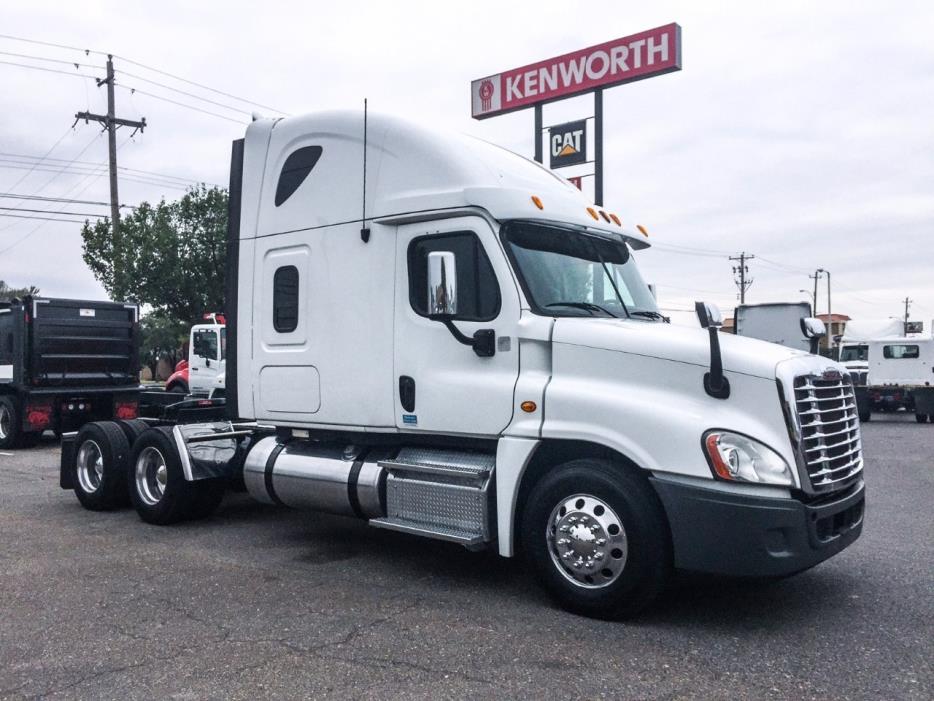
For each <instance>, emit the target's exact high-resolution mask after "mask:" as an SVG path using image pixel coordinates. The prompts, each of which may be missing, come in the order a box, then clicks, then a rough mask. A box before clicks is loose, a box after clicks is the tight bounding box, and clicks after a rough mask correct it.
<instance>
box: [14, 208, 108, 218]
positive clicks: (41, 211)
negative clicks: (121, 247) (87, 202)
mask: <svg viewBox="0 0 934 701" xmlns="http://www.w3.org/2000/svg"><path fill="white" fill-rule="evenodd" d="M0 210H4V211H10V212H36V213H37V214H72V215H74V216H76V217H102V216H106V215H104V214H97V213H93V212H66V211H65V210H54V211H50V210H48V209H26V208H25V207H0Z"/></svg>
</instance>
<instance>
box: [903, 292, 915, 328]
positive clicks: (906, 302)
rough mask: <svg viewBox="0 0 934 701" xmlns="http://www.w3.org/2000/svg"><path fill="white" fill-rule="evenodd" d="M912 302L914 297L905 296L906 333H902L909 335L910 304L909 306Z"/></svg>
mask: <svg viewBox="0 0 934 701" xmlns="http://www.w3.org/2000/svg"><path fill="white" fill-rule="evenodd" d="M912 302H914V300H913V299H908V298H907V297H905V331H904V333H903V334H902V335H903V336H907V335H908V306H909V305H910V304H911V303H912Z"/></svg>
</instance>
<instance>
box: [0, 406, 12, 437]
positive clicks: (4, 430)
mask: <svg viewBox="0 0 934 701" xmlns="http://www.w3.org/2000/svg"><path fill="white" fill-rule="evenodd" d="M12 433H13V417H12V416H10V410H9V409H8V408H7V406H6V404H0V441H3V440H6V439H7V438H8V437H9V436H10V435H12Z"/></svg>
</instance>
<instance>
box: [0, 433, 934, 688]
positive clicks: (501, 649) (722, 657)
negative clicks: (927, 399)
mask: <svg viewBox="0 0 934 701" xmlns="http://www.w3.org/2000/svg"><path fill="white" fill-rule="evenodd" d="M863 441H864V450H865V456H866V462H867V467H866V471H865V472H866V482H867V490H868V504H867V512H866V523H865V528H864V531H863V536H862V537H861V538H860V539H859V540H858V541H857V542H856V543H855V544H854V545H853V546H852V547H850V548H849V549H848V550H846V551H844V552H843V553H842V554H840V555H839V556H837V557H835V558H833V559H831V560H829V561H827V562H825V563H823V564H821V565H819V566H818V567H816V568H814V569H813V570H810V571H808V572H805V573H803V574H801V575H798V576H796V577H792V578H790V579H786V580H783V581H779V582H774V583H768V584H767V583H751V582H743V581H736V580H729V579H719V578H716V579H715V578H698V577H679V578H678V579H677V580H676V581H675V583H674V584H673V585H672V587H671V589H670V590H669V591H668V592H667V593H666V594H665V595H664V597H663V598H662V600H661V601H659V602H658V604H657V605H656V606H655V607H654V608H653V609H652V610H651V611H649V612H648V613H646V614H645V615H643V616H642V617H640V618H639V619H637V620H635V621H630V622H625V623H609V622H603V621H593V620H588V619H585V618H580V617H577V616H573V615H571V614H568V613H565V612H563V611H561V610H559V609H557V608H555V606H554V605H553V604H552V603H551V602H550V601H549V600H548V599H547V598H546V597H545V596H544V594H543V593H542V592H541V591H540V590H539V589H538V587H537V586H536V583H535V581H534V579H533V578H532V577H531V576H530V575H529V574H528V573H527V572H526V571H525V570H524V568H523V566H522V563H521V562H520V561H513V560H504V559H501V558H499V557H497V556H496V555H493V554H488V553H470V552H467V551H466V550H463V549H461V548H460V547H458V546H456V545H450V544H446V543H440V542H435V541H426V540H420V539H417V538H415V537H411V536H405V535H402V534H396V533H391V532H387V531H381V530H377V529H373V528H370V527H368V526H367V525H366V524H365V523H363V522H358V521H354V520H350V519H344V518H339V517H331V516H322V515H316V514H307V513H300V512H295V511H288V510H285V509H275V508H271V507H265V506H262V505H259V504H255V503H253V502H252V501H251V500H250V499H249V498H248V497H247V496H246V495H231V496H228V497H227V498H226V499H225V501H224V503H223V504H222V506H221V508H220V509H219V510H218V512H217V514H216V515H215V516H214V517H213V518H211V519H209V520H206V521H202V522H198V523H190V524H184V525H180V526H174V527H163V528H160V527H156V526H148V525H146V524H144V523H142V522H141V521H140V520H139V519H138V517H137V516H136V514H135V513H134V512H133V511H132V510H123V511H118V512H113V513H92V512H88V511H84V510H83V509H81V508H80V506H79V505H78V502H77V500H76V499H75V497H74V495H73V494H72V493H71V492H65V491H62V490H61V489H59V486H58V466H57V465H58V463H57V461H58V447H57V445H56V444H54V443H52V442H46V443H44V444H43V445H42V446H40V447H39V448H35V449H31V450H23V451H17V452H15V453H0V698H19V697H50V698H113V699H117V698H120V699H124V698H147V699H148V698H181V699H195V698H198V699H200V698H242V699H254V698H263V697H290V698H295V697H341V698H373V699H387V698H406V699H413V698H416V699H417V698H431V699H437V698H462V697H499V698H516V697H519V696H524V697H533V698H579V697H586V698H598V697H615V698H666V699H668V698H731V699H735V698H756V699H759V698H794V699H808V698H821V699H823V698H842V699H846V698H850V699H858V698H873V699H879V698H884V699H902V698H908V699H930V698H932V697H934V673H932V660H934V623H932V622H934V603H932V599H934V597H932V594H934V509H932V506H931V505H932V503H934V426H932V425H930V424H916V423H915V422H914V420H913V419H912V418H911V417H904V416H886V417H882V416H877V417H876V418H875V420H874V421H873V422H872V423H869V424H866V425H865V426H864V428H863Z"/></svg>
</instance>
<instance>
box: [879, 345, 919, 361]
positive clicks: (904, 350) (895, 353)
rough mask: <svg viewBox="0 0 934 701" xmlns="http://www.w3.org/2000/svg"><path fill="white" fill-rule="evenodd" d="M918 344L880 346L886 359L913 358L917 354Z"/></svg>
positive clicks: (916, 356)
mask: <svg viewBox="0 0 934 701" xmlns="http://www.w3.org/2000/svg"><path fill="white" fill-rule="evenodd" d="M919 350H920V349H919V347H918V346H914V345H912V346H882V357H883V358H885V359H886V360H914V359H916V358H918V356H919Z"/></svg>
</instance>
